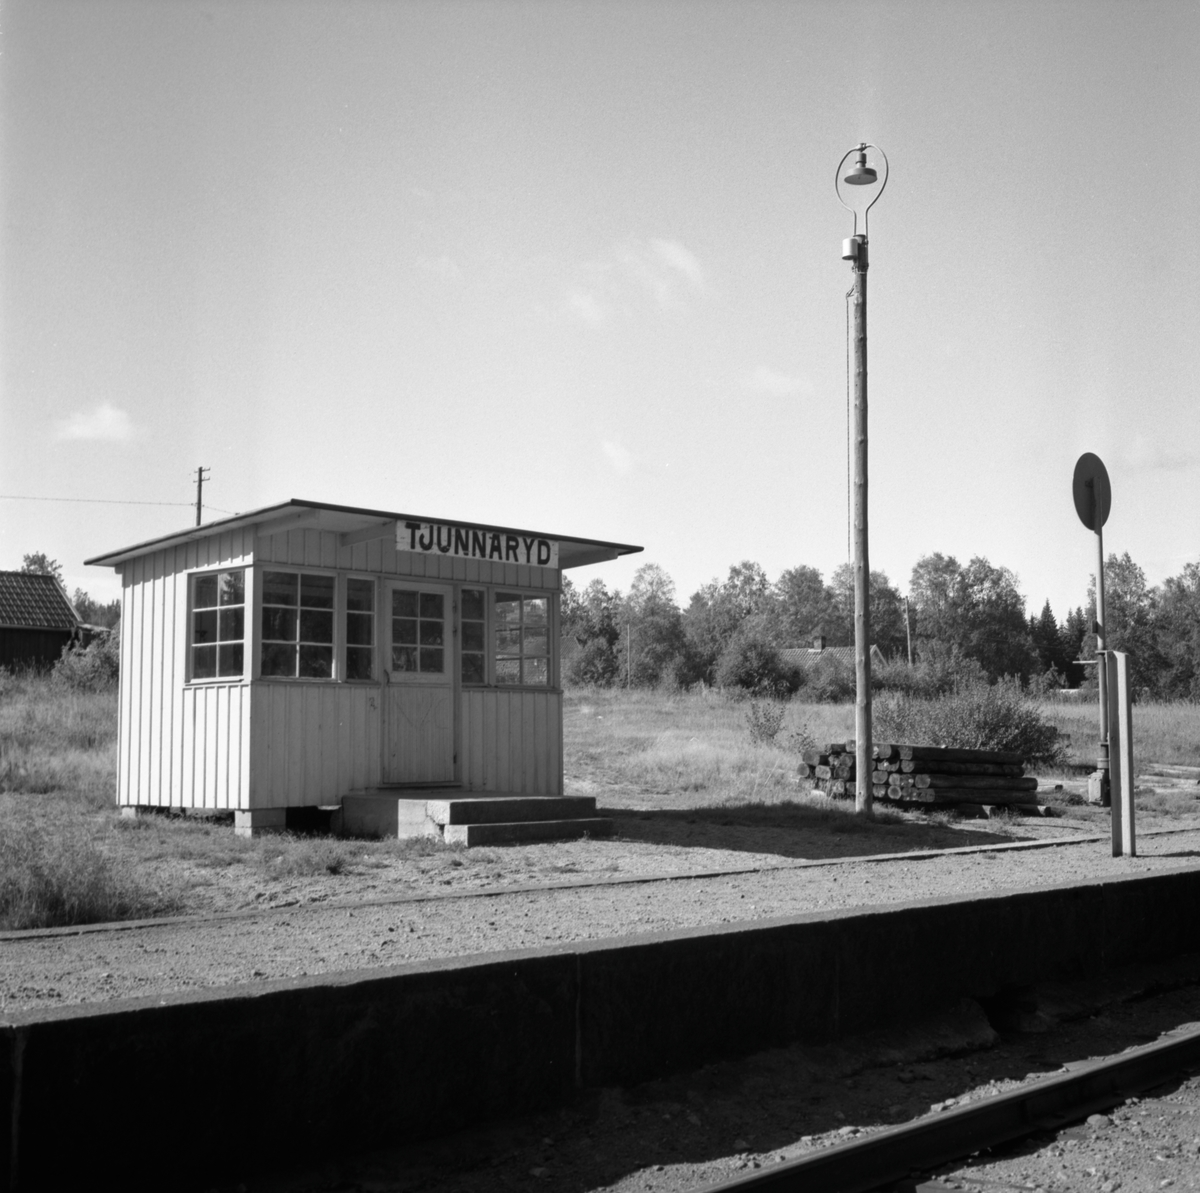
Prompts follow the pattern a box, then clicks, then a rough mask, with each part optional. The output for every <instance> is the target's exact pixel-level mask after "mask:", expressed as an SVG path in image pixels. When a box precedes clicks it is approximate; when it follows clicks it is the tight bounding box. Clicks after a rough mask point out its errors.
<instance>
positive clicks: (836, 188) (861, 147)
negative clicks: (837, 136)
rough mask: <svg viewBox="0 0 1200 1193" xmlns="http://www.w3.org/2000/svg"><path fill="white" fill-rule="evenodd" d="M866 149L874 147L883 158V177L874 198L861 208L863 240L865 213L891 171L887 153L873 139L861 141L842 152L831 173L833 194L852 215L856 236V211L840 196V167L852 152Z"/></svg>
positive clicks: (865, 225)
mask: <svg viewBox="0 0 1200 1193" xmlns="http://www.w3.org/2000/svg"><path fill="white" fill-rule="evenodd" d="M868 149H874V150H875V152H876V153H878V154H879V156H880V157H881V158H883V178H882V179H881V180H880V182H879V190H877V191H876V192H875V196H874V198H873V199H872V200H871V201H870V203H868V204H867V205H866V207H864V208H863V210H862V217H863V230H862V234H863V240H864V241H865V240H866V239H867V214H868V212H870V210H871V208H872V207H874V206H875V204H876V203H878V202H879V196H880V195H882V194H883V189H884V187H886V186H887V183H888V178H889V176H890V175H891V172H892V171H891V166H890V165H889V164H888V159H887V154H886V153H884V152H883V150H882V149H880V148H879V146H878V145H876V144H875V143H874V142H873V141H863V142H861V143H860V144H858V145H855V146H854V148H853V149H849V150H847V151H846V152H845V153H844V154H842V160H841V161H840V162H838V164H837V170H835V171H834V175H833V190H834V194H836V195H837V197H838V202H839V203H840V204H841V205H842V206H843V207H844V208H845V209H846V210H847V211H848V212H849V213H850V214H851V215H852V216H853V217H854V235H855V236H857V235H858V211H857V209H856V208H854V207H851V206H850V204H849V203H847V202H846V200H845V199H843V198H842V190H841V186H840V185H839V184H840V183H841V179H842V167H843V166H844V165H845V164H846V159H847V158H848V157H849V156H850V155H851V154H853V153H865V152H866V151H867V150H868Z"/></svg>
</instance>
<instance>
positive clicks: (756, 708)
mask: <svg viewBox="0 0 1200 1193" xmlns="http://www.w3.org/2000/svg"><path fill="white" fill-rule="evenodd" d="M783 714H784V706H783V705H782V704H779V703H777V702H776V701H774V700H766V701H764V700H751V701H750V707H749V708H747V709H746V724H747V725H748V726H749V728H750V740H751V741H752V742H753V743H754V744H755V745H756V746H769V745H770V744H771V743H772V742H773V741H774V740H775V738H776V737H777V736H778V734H779V730H780V729H781V728H782V727H783Z"/></svg>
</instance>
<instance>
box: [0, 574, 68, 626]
mask: <svg viewBox="0 0 1200 1193" xmlns="http://www.w3.org/2000/svg"><path fill="white" fill-rule="evenodd" d="M78 625H79V615H78V614H77V613H76V612H75V606H74V605H72V604H71V601H70V598H69V597H68V596H67V594H66V592H65V590H64V589H63V586H62V585H61V584H60V583H59V582H58V580H57V579H56V578H55V577H54V576H38V575H33V574H32V573H30V572H0V626H2V627H4V628H5V629H20V630H74V629H75V627H76V626H78Z"/></svg>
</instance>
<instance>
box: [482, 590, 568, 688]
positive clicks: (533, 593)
mask: <svg viewBox="0 0 1200 1193" xmlns="http://www.w3.org/2000/svg"><path fill="white" fill-rule="evenodd" d="M486 587H487V617H488V625H487V638H486V641H487V643H488V652H487V666H488V684H487V686H488V687H489V688H491V689H493V690H495V691H503V692H557V691H558V690H559V684H558V656H559V648H558V644H557V639H558V596H559V592H558V590H557V589H549V588H540V589H538V588H524V587H522V586H521V585H516V584H489V585H487V586H486ZM501 593H504V594H505V595H508V596H515V597H516V598H517V599H518V600H519V602H520V604H521V621H520V623H519V625H520V630H521V653H520V655H519V656H518V658H519V659H520V661H521V674H522V680H521V682H520V683H500V682H499V680H498V679H497V678H496V671H497V668H496V664H497V662H498V659H497V655H498V653H499V652H498V650H497V646H496V631H497V630H498V628H499V625H498V622H497V621H496V600H497V598H498V596H499V595H500V594H501ZM529 600H544V601H545V602H546V623H545V624H546V654H545V655H544V656H542V655H526V654H525V642H524V639H525V634H524V630H525V612H524V605H525V602H526V601H529ZM542 657H544V658H545V660H546V682H545V683H526V682H525V680H524V662H525V659H526V658H542ZM471 686H472V687H473V688H474V687H477V686H478V685H475V684H472V685H471Z"/></svg>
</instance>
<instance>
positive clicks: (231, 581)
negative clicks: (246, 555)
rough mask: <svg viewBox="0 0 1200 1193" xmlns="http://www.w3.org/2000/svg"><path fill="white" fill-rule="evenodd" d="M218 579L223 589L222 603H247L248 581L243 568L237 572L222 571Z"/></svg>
mask: <svg viewBox="0 0 1200 1193" xmlns="http://www.w3.org/2000/svg"><path fill="white" fill-rule="evenodd" d="M217 580H218V582H219V586H220V589H221V597H220V600H221V604H222V605H244V604H245V603H246V583H245V580H244V578H243V575H242V572H241V569H239V570H238V571H236V572H221V573H220V575H219V576H218V577H217Z"/></svg>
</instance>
